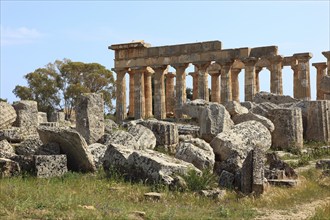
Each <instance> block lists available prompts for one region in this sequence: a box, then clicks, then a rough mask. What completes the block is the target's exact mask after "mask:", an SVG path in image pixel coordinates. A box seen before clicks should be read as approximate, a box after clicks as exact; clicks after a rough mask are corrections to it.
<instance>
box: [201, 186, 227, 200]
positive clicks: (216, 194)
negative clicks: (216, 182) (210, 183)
mask: <svg viewBox="0 0 330 220" xmlns="http://www.w3.org/2000/svg"><path fill="white" fill-rule="evenodd" d="M199 195H201V196H203V197H207V198H212V199H217V200H219V199H222V198H224V197H225V195H226V190H221V189H218V188H216V189H209V190H201V191H199Z"/></svg>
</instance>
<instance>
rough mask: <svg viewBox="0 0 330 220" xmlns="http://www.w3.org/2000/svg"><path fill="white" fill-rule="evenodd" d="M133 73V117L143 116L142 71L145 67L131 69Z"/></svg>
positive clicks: (143, 71) (139, 117)
mask: <svg viewBox="0 0 330 220" xmlns="http://www.w3.org/2000/svg"><path fill="white" fill-rule="evenodd" d="M132 71H133V72H134V73H133V74H134V118H135V119H141V118H145V95H144V73H145V71H146V70H145V68H143V69H142V68H141V69H136V70H132Z"/></svg>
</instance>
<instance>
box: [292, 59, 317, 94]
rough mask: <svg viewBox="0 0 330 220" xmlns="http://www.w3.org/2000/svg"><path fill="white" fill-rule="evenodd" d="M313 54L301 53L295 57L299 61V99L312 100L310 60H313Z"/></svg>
mask: <svg viewBox="0 0 330 220" xmlns="http://www.w3.org/2000/svg"><path fill="white" fill-rule="evenodd" d="M312 56H313V55H312V54H311V53H299V54H294V55H293V57H294V58H295V59H297V61H298V64H297V67H296V68H297V77H298V78H297V83H298V88H299V90H297V97H295V98H297V99H302V100H310V99H311V87H310V72H309V60H310V59H311V58H312Z"/></svg>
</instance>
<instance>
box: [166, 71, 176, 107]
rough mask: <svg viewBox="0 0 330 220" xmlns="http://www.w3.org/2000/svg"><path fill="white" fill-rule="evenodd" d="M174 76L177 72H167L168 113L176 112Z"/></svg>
mask: <svg viewBox="0 0 330 220" xmlns="http://www.w3.org/2000/svg"><path fill="white" fill-rule="evenodd" d="M174 77H175V73H171V72H168V73H167V74H166V97H165V104H166V113H170V112H172V113H174V106H175V93H174Z"/></svg>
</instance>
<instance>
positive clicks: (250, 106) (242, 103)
mask: <svg viewBox="0 0 330 220" xmlns="http://www.w3.org/2000/svg"><path fill="white" fill-rule="evenodd" d="M241 106H243V107H245V108H247V109H248V110H250V109H252V108H253V107H254V106H255V104H254V103H253V102H249V101H245V102H241Z"/></svg>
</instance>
